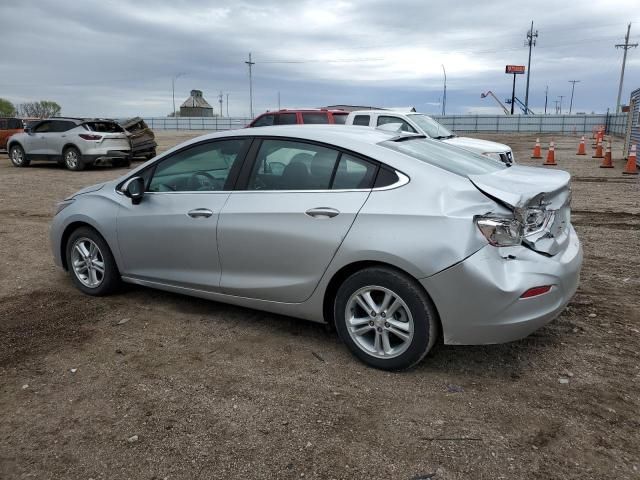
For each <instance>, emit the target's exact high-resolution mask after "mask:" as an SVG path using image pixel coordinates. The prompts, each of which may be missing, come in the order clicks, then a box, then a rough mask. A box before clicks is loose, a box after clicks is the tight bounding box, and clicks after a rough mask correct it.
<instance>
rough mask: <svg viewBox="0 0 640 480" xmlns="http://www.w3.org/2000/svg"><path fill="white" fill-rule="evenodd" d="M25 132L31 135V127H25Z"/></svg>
mask: <svg viewBox="0 0 640 480" xmlns="http://www.w3.org/2000/svg"><path fill="white" fill-rule="evenodd" d="M24 133H28V134H29V135H31V127H28V126H27V127H24Z"/></svg>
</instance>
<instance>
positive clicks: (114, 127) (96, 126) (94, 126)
mask: <svg viewBox="0 0 640 480" xmlns="http://www.w3.org/2000/svg"><path fill="white" fill-rule="evenodd" d="M84 125H85V127H86V128H87V129H88V130H90V131H92V132H99V133H123V132H124V129H123V128H122V127H121V126H120V125H118V124H117V123H115V122H87V123H85V124H84Z"/></svg>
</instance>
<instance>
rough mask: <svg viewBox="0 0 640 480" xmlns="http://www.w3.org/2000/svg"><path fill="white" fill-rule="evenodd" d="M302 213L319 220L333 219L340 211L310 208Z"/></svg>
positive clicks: (328, 208) (326, 208)
mask: <svg viewBox="0 0 640 480" xmlns="http://www.w3.org/2000/svg"><path fill="white" fill-rule="evenodd" d="M304 213H305V214H307V215H309V216H310V217H313V218H318V219H321V218H333V217H335V216H337V215H339V214H340V211H339V210H336V209H335V208H330V207H316V208H310V209H309V210H307V211H306V212H304Z"/></svg>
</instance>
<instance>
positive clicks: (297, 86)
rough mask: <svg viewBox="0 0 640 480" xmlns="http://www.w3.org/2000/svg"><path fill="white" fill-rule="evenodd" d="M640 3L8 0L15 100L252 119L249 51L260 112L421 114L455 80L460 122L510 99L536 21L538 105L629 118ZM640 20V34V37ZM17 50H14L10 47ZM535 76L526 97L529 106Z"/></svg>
mask: <svg viewBox="0 0 640 480" xmlns="http://www.w3.org/2000/svg"><path fill="white" fill-rule="evenodd" d="M635 6H636V5H635V2H631V1H615V2H604V1H602V2H589V4H588V6H585V4H583V3H582V2H569V3H567V2H563V3H560V2H553V1H547V0H541V1H537V2H529V3H525V2H510V1H503V0H498V1H494V2H491V3H481V2H473V1H469V0H463V1H458V2H455V3H454V2H449V3H445V2H426V1H424V0H405V1H399V2H390V1H389V0H369V1H359V2H355V1H341V0H335V1H325V2H317V1H293V0H291V1H289V0H279V1H277V2H275V1H266V0H265V1H258V0H242V1H222V0H218V1H215V2H209V3H208V4H205V2H201V1H196V0H181V1H171V2H160V1H149V0H137V1H136V2H117V1H97V0H87V1H84V2H82V3H80V4H79V3H78V2H73V1H70V0H57V1H54V0H41V1H38V2H36V1H23V2H10V3H9V2H4V3H2V4H0V18H2V19H3V38H4V39H5V49H6V51H9V52H11V54H10V55H4V56H2V57H1V58H0V71H1V72H2V75H0V96H1V97H7V98H9V99H10V100H12V101H14V102H16V103H20V102H22V101H27V100H36V99H53V100H56V101H58V102H59V103H60V104H61V105H62V106H63V113H64V114H68V115H100V116H125V115H132V114H142V115H166V114H167V113H169V112H170V111H171V79H172V77H173V76H174V75H175V74H177V73H180V72H184V73H185V75H184V76H182V77H180V78H179V79H178V80H177V88H176V101H182V100H183V99H184V98H186V96H187V95H188V92H189V90H190V89H191V88H199V89H202V90H204V92H205V96H206V97H207V98H208V100H209V102H210V103H212V104H215V103H216V100H217V94H218V92H219V91H223V92H224V93H225V94H226V93H229V95H230V97H229V100H230V108H229V109H230V113H232V114H234V115H246V114H248V78H247V69H246V66H245V65H244V63H243V62H244V60H246V57H247V54H248V52H249V51H251V52H253V57H254V60H255V61H256V62H257V64H256V66H255V69H254V73H255V75H254V87H255V88H254V90H255V105H256V108H255V111H256V112H259V111H263V110H265V109H269V108H275V107H276V106H277V103H276V102H277V100H276V99H277V92H278V91H280V92H281V99H282V105H283V106H288V107H295V106H319V105H323V104H332V103H353V104H368V105H387V106H399V105H415V106H417V107H418V108H419V109H422V110H423V111H427V112H438V111H439V109H440V107H439V106H438V105H437V104H438V102H439V99H440V97H441V89H442V69H441V66H440V65H441V64H445V66H446V68H447V75H448V92H447V93H448V100H447V106H448V108H447V110H448V111H449V112H460V113H465V112H469V111H484V110H486V109H492V108H495V107H496V105H495V104H494V103H492V101H491V100H489V99H484V100H481V99H480V93H481V92H483V91H486V90H493V91H494V92H495V93H496V95H498V97H499V98H501V99H504V98H506V97H508V96H509V94H510V90H511V78H510V76H507V75H505V74H504V73H503V72H504V65H505V64H507V63H515V64H526V60H527V48H526V47H525V46H524V38H525V33H526V31H527V29H528V27H529V23H530V21H531V19H533V20H534V21H535V27H534V28H537V29H538V30H539V33H540V36H539V39H538V45H537V46H536V47H535V49H534V54H533V60H532V75H531V94H530V98H531V99H530V103H531V104H532V105H533V106H534V108H536V110H540V109H541V108H542V107H543V105H544V91H545V86H546V85H549V95H550V105H551V106H553V105H554V103H553V100H556V99H557V97H558V96H559V95H565V100H564V102H563V104H564V106H565V109H566V108H568V100H569V99H568V95H570V87H571V85H570V84H569V83H568V80H571V79H579V80H581V83H579V84H578V85H577V86H576V98H575V101H574V111H591V110H595V111H604V110H606V108H608V107H611V108H612V107H614V102H615V97H616V93H617V80H618V75H619V71H620V63H621V57H622V54H621V52H620V51H619V50H616V49H614V47H613V45H614V44H615V43H620V41H621V40H622V37H623V35H624V32H625V28H626V23H627V22H629V21H634V20H637V21H638V22H640V18H634V15H636V16H637V9H635V8H634V7H635ZM639 29H640V23H639V24H638V25H634V27H632V37H633V38H634V39H635V40H634V41H637V39H638V38H640V30H639ZM7 40H8V43H7ZM524 80H525V79H524V77H522V78H519V79H518V87H517V92H518V93H517V95H518V96H519V97H521V98H524V84H525V81H524ZM637 87H640V49H637V51H634V50H631V51H630V55H629V59H628V67H627V73H626V79H625V91H624V92H625V93H624V95H625V97H628V92H629V91H630V90H631V89H632V88H637Z"/></svg>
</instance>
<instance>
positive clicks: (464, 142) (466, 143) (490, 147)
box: [443, 137, 511, 153]
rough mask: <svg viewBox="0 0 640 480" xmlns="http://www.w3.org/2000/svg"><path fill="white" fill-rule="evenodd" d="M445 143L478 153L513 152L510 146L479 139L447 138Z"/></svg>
mask: <svg viewBox="0 0 640 480" xmlns="http://www.w3.org/2000/svg"><path fill="white" fill-rule="evenodd" d="M443 142H444V143H448V144H450V145H455V146H456V147H460V148H464V149H466V150H471V151H474V152H478V153H505V152H508V151H510V150H511V148H510V147H509V146H508V145H505V144H503V143H497V142H491V141H489V140H480V139H479V138H469V137H453V138H447V139H446V140H443Z"/></svg>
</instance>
